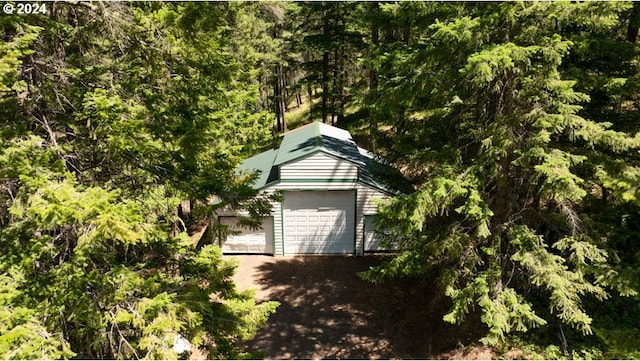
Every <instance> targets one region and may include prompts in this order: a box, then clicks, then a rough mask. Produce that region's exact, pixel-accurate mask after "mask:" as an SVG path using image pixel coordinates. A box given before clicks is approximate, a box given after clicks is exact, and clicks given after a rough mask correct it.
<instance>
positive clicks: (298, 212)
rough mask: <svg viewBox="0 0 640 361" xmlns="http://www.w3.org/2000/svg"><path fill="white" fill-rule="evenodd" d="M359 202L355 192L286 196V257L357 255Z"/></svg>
mask: <svg viewBox="0 0 640 361" xmlns="http://www.w3.org/2000/svg"><path fill="white" fill-rule="evenodd" d="M355 199H356V198H355V191H353V190H349V191H291V192H285V193H284V204H283V213H284V214H283V216H284V217H283V229H284V237H283V248H284V254H285V255H294V254H349V253H353V252H354V247H355Z"/></svg>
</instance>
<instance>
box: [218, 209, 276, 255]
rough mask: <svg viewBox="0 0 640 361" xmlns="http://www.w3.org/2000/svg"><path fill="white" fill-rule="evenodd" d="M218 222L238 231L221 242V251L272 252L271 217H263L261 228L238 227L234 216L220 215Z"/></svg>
mask: <svg viewBox="0 0 640 361" xmlns="http://www.w3.org/2000/svg"><path fill="white" fill-rule="evenodd" d="M220 224H223V225H226V226H229V230H232V231H239V232H240V233H238V234H230V235H229V236H227V240H226V241H224V242H223V243H222V252H224V253H266V254H273V218H272V217H265V218H263V220H262V229H254V230H252V229H248V228H244V227H240V226H239V225H238V224H237V219H236V217H220Z"/></svg>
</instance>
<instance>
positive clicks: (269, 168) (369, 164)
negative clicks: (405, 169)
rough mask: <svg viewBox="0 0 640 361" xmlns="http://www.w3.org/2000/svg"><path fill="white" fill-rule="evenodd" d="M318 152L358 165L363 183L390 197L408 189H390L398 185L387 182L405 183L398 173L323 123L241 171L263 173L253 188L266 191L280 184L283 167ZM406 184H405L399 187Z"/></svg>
mask: <svg viewBox="0 0 640 361" xmlns="http://www.w3.org/2000/svg"><path fill="white" fill-rule="evenodd" d="M317 152H323V153H326V154H329V155H332V156H334V157H337V158H340V159H343V160H345V161H348V162H351V163H353V164H355V165H356V166H358V168H359V171H358V175H359V180H360V181H361V182H363V183H365V184H368V185H370V186H372V187H374V188H377V189H379V190H382V191H384V192H386V193H392V194H395V193H399V189H398V188H404V189H402V191H406V189H407V188H406V187H395V186H389V184H390V183H398V182H395V181H392V182H389V181H387V180H393V179H395V180H398V179H402V176H401V175H400V172H399V171H398V170H397V169H394V168H392V167H390V166H387V165H384V164H382V163H381V162H379V161H377V160H376V159H375V157H374V156H373V155H372V154H371V153H370V152H369V151H367V150H366V149H362V148H359V147H358V146H357V145H356V144H355V142H354V141H353V139H352V138H351V134H350V133H349V132H348V131H346V130H344V129H340V128H337V127H333V126H330V125H327V124H324V123H321V122H314V123H311V124H308V125H305V126H303V127H300V128H297V129H294V130H292V131H290V132H288V133H286V134H285V135H284V137H283V139H282V143H281V144H280V147H279V148H277V149H270V150H268V151H266V152H263V153H260V154H258V155H256V156H253V157H251V158H248V159H247V160H245V161H244V162H243V163H242V165H240V167H239V170H241V171H249V172H251V171H258V172H260V174H259V176H258V178H257V179H256V181H255V183H254V184H253V187H254V188H255V189H262V188H264V187H266V186H267V185H269V184H271V183H274V182H276V181H278V180H279V179H278V176H279V172H278V167H279V166H281V165H283V164H286V163H291V162H293V161H295V160H297V159H302V158H305V157H307V156H309V155H311V154H314V153H317ZM402 183H403V182H402V180H401V181H400V182H399V183H398V184H402Z"/></svg>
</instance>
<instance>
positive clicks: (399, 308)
mask: <svg viewBox="0 0 640 361" xmlns="http://www.w3.org/2000/svg"><path fill="white" fill-rule="evenodd" d="M226 257H230V256H226ZM235 258H237V259H238V260H239V268H238V271H237V273H236V276H235V281H236V283H237V285H238V286H239V287H240V288H241V289H246V288H255V289H257V291H256V299H257V300H258V301H264V300H275V301H279V302H280V303H281V305H280V307H279V308H278V309H277V311H276V313H275V314H273V315H272V316H271V317H270V318H269V320H268V321H267V324H266V325H265V327H264V328H263V329H262V330H261V331H259V332H258V333H257V334H256V336H255V337H254V338H253V339H252V340H250V341H247V342H245V343H244V344H243V346H245V348H247V349H248V350H251V351H255V352H261V353H262V355H263V356H264V358H267V359H430V358H431V359H433V358H435V359H446V358H453V359H463V358H464V359H490V358H491V357H492V356H493V353H492V350H491V349H488V348H478V347H476V348H464V347H462V348H461V347H460V346H461V345H469V344H471V343H473V342H474V341H476V340H477V339H478V336H480V335H481V334H482V330H481V329H480V328H479V327H478V326H477V325H478V324H477V323H473V322H470V323H468V324H465V325H462V326H452V325H450V324H447V323H445V322H443V321H442V316H443V315H444V313H445V312H446V311H447V309H448V307H449V306H450V303H449V301H448V299H446V298H444V297H442V296H439V293H438V292H435V289H434V285H432V284H428V282H424V281H419V280H404V281H393V282H391V281H387V282H385V283H383V284H379V285H375V284H371V283H369V282H366V281H363V280H361V279H360V278H359V277H358V276H357V274H356V273H357V272H360V271H364V270H367V269H369V267H371V266H374V265H377V264H379V263H380V262H381V260H382V258H381V257H379V256H364V257H353V256H313V257H270V256H248V255H242V256H235ZM471 324H475V326H471ZM465 350H469V351H465Z"/></svg>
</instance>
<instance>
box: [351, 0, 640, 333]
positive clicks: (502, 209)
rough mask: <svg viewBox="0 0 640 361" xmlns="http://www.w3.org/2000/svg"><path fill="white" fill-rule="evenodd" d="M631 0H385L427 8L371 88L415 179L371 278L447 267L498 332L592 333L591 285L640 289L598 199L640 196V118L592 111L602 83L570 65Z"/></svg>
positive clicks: (598, 292) (394, 11) (459, 298)
mask: <svg viewBox="0 0 640 361" xmlns="http://www.w3.org/2000/svg"><path fill="white" fill-rule="evenodd" d="M415 7H418V8H419V9H418V10H416V9H415ZM630 7H631V5H630V4H625V3H607V4H604V3H571V4H569V3H560V2H544V3H540V2H536V3H529V2H515V3H500V4H495V3H482V4H446V5H444V4H420V5H417V4H411V5H409V4H395V5H385V7H384V8H382V9H381V13H382V15H383V16H387V17H400V16H401V15H398V14H404V12H412V13H413V14H416V13H417V14H418V15H415V16H420V17H422V18H423V19H425V22H424V23H423V25H415V27H414V28H413V29H411V30H412V31H413V34H414V38H413V40H412V41H410V42H408V44H407V43H406V44H405V45H404V46H398V47H392V48H391V49H384V50H382V51H381V52H380V53H379V54H378V55H377V57H375V58H374V60H372V64H373V66H376V67H377V68H376V69H377V70H378V71H379V72H380V75H379V82H380V83H379V86H378V88H377V89H374V90H372V91H371V92H370V94H369V95H368V96H369V98H367V97H365V99H370V100H371V101H373V102H375V103H374V104H375V106H374V107H372V109H378V110H379V111H378V113H377V114H376V117H377V119H384V117H385V116H391V120H389V121H388V131H386V132H383V137H385V138H384V139H383V140H381V141H379V144H384V145H383V146H382V148H383V149H384V151H385V153H386V155H387V156H388V157H390V158H393V160H394V161H395V162H396V163H397V164H401V165H402V167H403V168H404V169H405V170H406V173H407V174H408V175H410V176H411V177H412V178H413V179H414V182H415V184H416V190H415V192H414V193H412V194H409V195H406V196H402V197H398V198H395V199H392V200H390V201H389V202H386V203H384V204H382V205H381V212H382V213H381V217H380V218H379V221H378V228H379V229H380V230H381V232H382V234H384V236H385V237H386V239H387V242H389V244H395V245H399V246H400V254H399V255H397V256H396V257H394V259H393V260H392V261H390V262H389V263H388V264H386V265H383V266H381V267H378V268H375V269H372V270H370V271H369V272H367V273H365V274H364V275H363V276H364V277H365V278H367V279H370V280H373V281H379V280H381V279H382V278H384V277H396V276H404V275H409V274H424V273H428V272H439V277H438V279H439V280H440V286H441V287H442V290H443V292H444V293H445V294H446V295H447V296H448V297H450V298H451V300H452V301H453V306H452V309H451V311H450V312H449V313H448V314H446V315H445V316H444V319H445V320H446V321H448V322H451V323H461V322H463V321H464V320H465V319H466V317H467V315H468V314H469V312H470V311H471V310H472V309H477V310H479V311H480V313H481V320H482V322H483V323H485V324H486V325H487V326H488V330H489V331H488V334H487V335H486V337H485V338H483V342H485V343H486V344H489V345H496V344H499V343H500V342H502V341H504V340H505V338H506V336H507V335H509V334H512V333H515V332H525V331H528V330H530V329H532V328H536V327H540V326H542V325H546V324H548V323H550V322H552V321H553V320H554V319H555V320H558V321H560V322H561V323H563V324H567V325H570V326H572V327H573V328H575V329H577V330H579V331H580V332H582V333H584V334H592V333H593V328H592V315H589V314H588V312H587V311H586V309H585V307H584V300H585V298H587V297H589V298H594V299H597V300H601V301H602V300H606V299H607V298H608V297H609V296H610V294H611V292H619V293H621V294H624V295H636V294H637V290H636V289H634V288H633V287H631V286H630V285H631V283H632V282H631V280H630V279H628V278H627V279H625V277H621V273H620V272H621V271H620V267H619V265H618V264H617V260H616V256H615V254H616V250H615V247H613V245H612V244H611V243H610V242H609V241H608V240H609V238H610V237H611V235H612V234H611V233H609V229H608V228H607V226H606V225H604V224H602V223H596V222H593V219H594V217H597V216H598V214H601V212H603V211H604V212H606V209H602V208H600V209H596V208H595V207H593V205H594V204H596V203H598V202H600V203H599V204H602V203H601V200H602V199H601V198H602V194H603V192H605V193H607V195H608V198H607V199H606V202H607V203H606V205H605V207H617V206H618V205H623V204H626V203H629V202H632V203H633V202H636V203H635V204H638V203H637V202H638V197H637V192H638V188H637V187H638V184H640V183H639V178H638V177H637V175H638V173H637V172H638V169H640V168H638V162H637V161H638V150H639V149H640V133H637V132H638V131H639V130H640V127H639V126H638V123H635V124H636V126H635V128H633V127H631V129H632V131H628V130H627V131H620V130H615V129H613V126H614V124H613V123H611V122H607V121H604V120H602V119H599V118H598V117H596V116H594V117H593V119H591V118H590V115H593V113H590V112H589V111H587V110H586V109H585V107H584V105H585V104H589V102H590V101H591V97H590V95H588V94H587V93H585V92H581V91H579V90H577V88H582V87H583V86H584V84H585V83H583V82H580V83H579V80H581V79H574V78H572V77H571V76H570V74H569V73H568V71H567V69H568V68H571V67H572V66H573V65H574V64H575V63H569V64H567V62H570V60H572V59H573V58H572V57H574V56H575V55H574V54H575V52H576V51H577V50H576V48H577V47H578V46H581V45H582V44H583V43H582V41H584V39H585V38H588V36H594V37H595V36H596V35H594V34H602V33H606V34H611V33H616V29H618V26H619V25H620V22H621V21H622V20H620V19H622V18H623V16H624V14H627V12H628V11H629V9H630ZM630 46H633V45H630ZM568 59H569V60H568ZM636 74H637V71H636ZM382 93H384V94H385V96H384V97H378V96H377V95H379V94H382ZM616 128H619V127H616ZM627 129H629V128H627ZM443 270H444V271H443ZM541 300H543V301H541ZM547 315H550V316H547ZM554 323H555V321H554Z"/></svg>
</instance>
